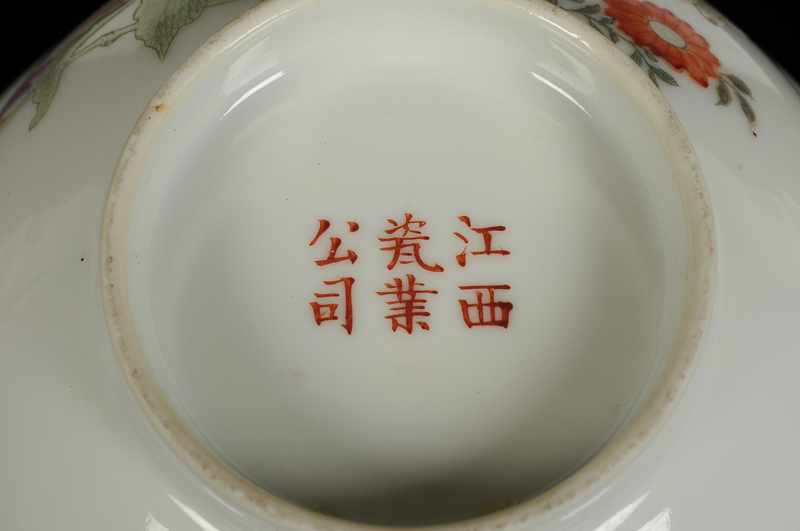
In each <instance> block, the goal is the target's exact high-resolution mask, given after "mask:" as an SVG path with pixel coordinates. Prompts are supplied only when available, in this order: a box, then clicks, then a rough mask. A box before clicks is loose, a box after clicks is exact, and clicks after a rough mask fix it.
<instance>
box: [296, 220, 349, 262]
mask: <svg viewBox="0 0 800 531" xmlns="http://www.w3.org/2000/svg"><path fill="white" fill-rule="evenodd" d="M329 228H331V222H330V221H328V220H327V219H320V220H319V229H317V234H316V235H315V236H314V238H313V239H312V240H311V241H310V242H309V243H308V246H309V247H313V246H314V245H315V244H316V243H317V240H319V239H320V237H321V236H322V235H323V234H325V232H327V230H328V229H329ZM347 229H348V230H349V231H350V232H356V231H357V230H358V223H356V222H355V221H348V222H347ZM330 240H331V248H330V251H328V256H327V257H326V258H321V259H319V260H314V262H315V263H316V264H317V265H318V266H320V267H323V266H326V265H330V264H335V263H337V262H343V261H345V260H350V263H351V264H354V263H356V260H358V255H357V254H356V252H355V251H352V250H350V249H348V250H347V254H345V255H342V256H336V253H337V251H338V250H339V247H340V246H341V245H342V239H341V238H339V237H337V236H331V237H330Z"/></svg>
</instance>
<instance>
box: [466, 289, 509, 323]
mask: <svg viewBox="0 0 800 531" xmlns="http://www.w3.org/2000/svg"><path fill="white" fill-rule="evenodd" d="M458 289H460V290H462V291H474V292H475V299H476V302H475V303H472V304H470V303H469V302H468V301H467V300H465V299H459V301H458V303H459V305H461V316H462V317H463V318H464V324H466V325H467V328H472V327H473V326H499V327H502V328H508V319H509V315H510V314H511V310H512V309H514V305H513V304H511V303H510V302H503V301H496V300H495V291H497V290H510V289H511V286H509V285H508V284H493V285H472V286H459V287H458Z"/></svg>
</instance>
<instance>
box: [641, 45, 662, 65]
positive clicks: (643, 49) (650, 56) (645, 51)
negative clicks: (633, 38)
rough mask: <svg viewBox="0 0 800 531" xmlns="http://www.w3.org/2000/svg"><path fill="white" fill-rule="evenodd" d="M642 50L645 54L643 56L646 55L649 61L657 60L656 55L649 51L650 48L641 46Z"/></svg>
mask: <svg viewBox="0 0 800 531" xmlns="http://www.w3.org/2000/svg"><path fill="white" fill-rule="evenodd" d="M642 52H644V55H645V56H646V57H647V58H648V59H650V60H651V61H653V62H654V63H656V62H658V57H656V56H655V55H654V54H653V52H651V51H650V50H648V49H647V48H644V47H642Z"/></svg>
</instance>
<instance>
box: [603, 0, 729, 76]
mask: <svg viewBox="0 0 800 531" xmlns="http://www.w3.org/2000/svg"><path fill="white" fill-rule="evenodd" d="M606 14H607V15H608V16H609V17H611V18H613V19H614V20H616V23H617V26H618V27H619V29H620V30H622V31H624V32H625V33H627V34H628V35H629V36H630V37H631V38H632V39H633V41H634V42H635V43H636V44H638V45H639V46H645V47H647V48H649V49H650V50H651V51H652V52H653V53H654V54H656V55H658V56H659V57H661V58H662V59H664V60H665V61H667V62H668V63H669V64H671V65H672V66H673V67H674V68H675V69H676V70H681V71H686V72H688V73H689V75H690V76H691V77H692V79H694V80H695V81H697V82H698V83H699V84H700V85H702V86H703V87H707V86H708V80H709V79H716V78H717V77H718V72H719V67H720V63H719V59H717V57H716V56H715V55H714V54H713V53H711V49H710V47H709V45H708V42H707V41H706V40H705V39H704V38H703V37H702V36H700V35H699V34H698V33H697V32H696V31H695V30H694V29H693V28H692V27H691V26H690V25H689V24H687V23H686V22H684V21H683V20H681V19H679V18H678V17H676V16H675V15H674V14H673V13H672V11H669V10H668V9H664V8H662V7H659V6H657V5H655V4H653V3H650V2H647V1H646V0H607V2H606Z"/></svg>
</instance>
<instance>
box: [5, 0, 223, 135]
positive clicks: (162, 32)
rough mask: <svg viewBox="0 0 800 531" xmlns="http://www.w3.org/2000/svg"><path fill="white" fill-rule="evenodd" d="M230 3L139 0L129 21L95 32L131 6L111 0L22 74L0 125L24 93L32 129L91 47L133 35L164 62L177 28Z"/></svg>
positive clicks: (123, 0)
mask: <svg viewBox="0 0 800 531" xmlns="http://www.w3.org/2000/svg"><path fill="white" fill-rule="evenodd" d="M233 1H235V0H139V5H138V6H137V7H136V10H135V11H134V13H133V22H131V23H130V24H126V25H124V26H121V27H119V28H116V29H112V30H109V31H107V32H105V33H102V34H100V35H98V33H100V31H101V30H102V29H103V28H104V27H105V26H106V25H107V24H108V23H109V22H110V21H112V20H114V18H115V17H116V15H118V14H119V13H120V12H121V11H122V10H123V9H124V8H126V7H128V6H129V5H130V4H131V0H116V1H114V2H111V3H110V4H108V5H107V6H106V7H105V8H103V9H102V10H101V11H99V12H98V13H97V14H96V15H95V16H93V17H92V18H91V19H90V20H89V21H87V23H86V24H84V25H83V26H82V27H81V28H80V29H79V30H78V31H76V32H75V34H74V35H73V36H72V37H70V38H69V39H67V41H66V42H65V43H64V44H63V45H61V46H60V47H59V48H58V49H56V51H55V52H53V53H52V54H51V55H50V57H48V58H47V59H46V60H45V61H44V62H43V63H42V64H40V65H38V66H37V67H34V68H33V69H31V70H30V71H29V72H28V74H27V75H26V77H25V78H24V79H23V80H22V82H21V83H20V84H19V85H18V87H17V89H16V90H14V92H13V93H12V94H11V95H10V97H9V98H8V99H7V100H6V102H5V104H4V105H3V107H2V109H0V123H2V121H3V120H4V119H5V118H6V117H7V116H9V115H10V114H11V112H13V110H14V109H16V108H17V107H18V106H19V105H20V104H21V103H22V101H23V100H24V99H25V97H26V96H27V95H29V94H30V95H31V101H32V102H33V104H34V105H35V106H36V111H35V112H34V115H33V118H32V119H31V122H30V125H29V129H33V128H34V127H36V126H37V125H38V124H39V122H40V121H41V120H42V118H44V116H45V115H46V114H47V111H48V110H49V109H50V106H51V104H52V103H53V100H54V99H55V96H56V93H57V91H58V87H59V84H60V83H61V77H62V75H63V73H64V71H65V70H66V68H67V66H69V65H70V64H71V63H73V62H74V61H77V60H78V59H80V58H81V57H83V56H85V55H87V54H89V53H91V52H92V51H94V50H96V49H98V48H104V47H107V46H111V45H112V44H114V43H115V42H117V41H118V40H119V39H121V38H122V37H124V36H125V35H128V34H130V33H133V34H134V36H135V37H136V39H137V40H139V41H141V42H142V44H144V45H145V46H146V47H148V48H151V49H152V50H153V51H155V53H156V55H157V56H158V58H159V59H161V60H164V58H165V57H166V54H167V51H168V50H169V48H170V46H171V45H172V42H173V40H174V39H175V37H176V36H177V34H178V32H179V31H180V30H181V28H183V27H184V26H186V25H187V24H190V23H192V22H194V21H195V20H196V19H197V18H198V17H199V16H200V15H201V14H202V13H203V11H204V10H205V9H206V8H208V7H213V6H218V5H222V4H227V3H230V2H233Z"/></svg>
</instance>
